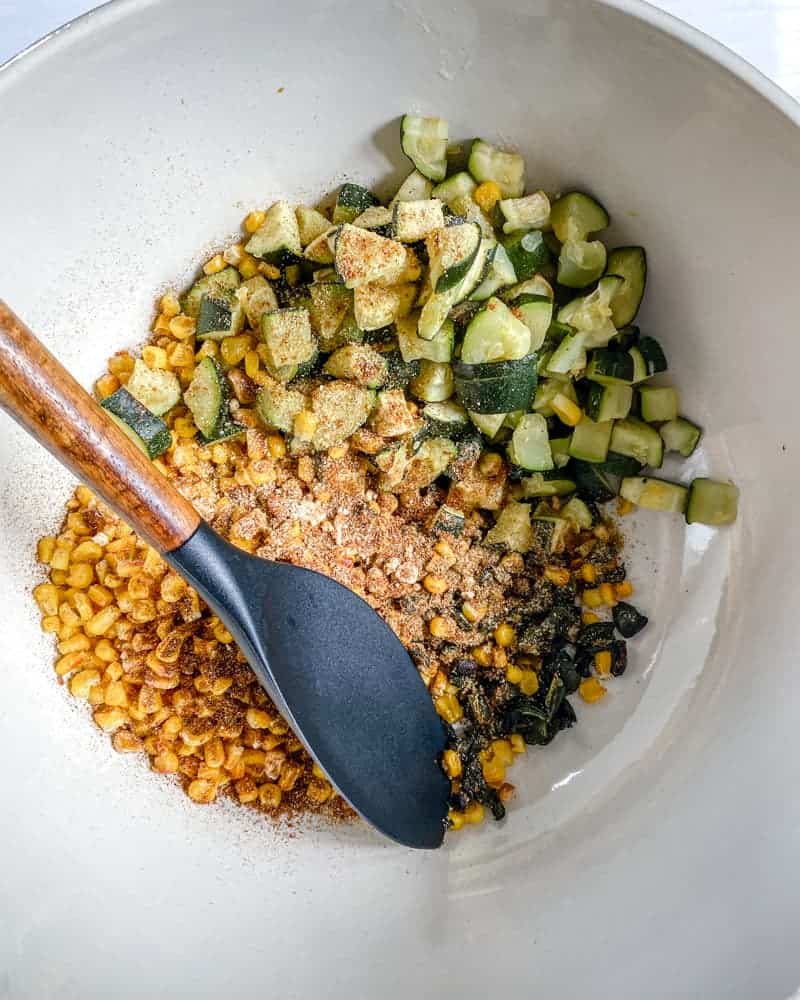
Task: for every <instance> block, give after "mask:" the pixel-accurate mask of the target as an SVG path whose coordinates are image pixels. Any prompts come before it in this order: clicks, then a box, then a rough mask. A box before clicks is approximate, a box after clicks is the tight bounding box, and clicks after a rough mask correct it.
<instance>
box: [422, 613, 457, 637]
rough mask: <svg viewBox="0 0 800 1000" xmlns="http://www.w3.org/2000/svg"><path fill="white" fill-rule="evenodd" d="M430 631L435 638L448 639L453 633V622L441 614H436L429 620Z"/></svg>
mask: <svg viewBox="0 0 800 1000" xmlns="http://www.w3.org/2000/svg"><path fill="white" fill-rule="evenodd" d="M428 631H429V632H430V634H431V635H432V636H433V637H434V638H435V639H446V638H447V637H448V636H450V635H452V633H453V623H452V622H451V621H450V620H449V619H447V618H443V617H442V616H441V615H435V616H434V617H433V618H431V620H430V621H429V622H428Z"/></svg>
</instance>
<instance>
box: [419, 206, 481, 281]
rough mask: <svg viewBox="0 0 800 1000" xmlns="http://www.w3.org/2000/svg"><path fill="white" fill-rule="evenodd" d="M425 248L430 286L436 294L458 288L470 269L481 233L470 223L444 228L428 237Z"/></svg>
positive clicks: (477, 227) (479, 242)
mask: <svg viewBox="0 0 800 1000" xmlns="http://www.w3.org/2000/svg"><path fill="white" fill-rule="evenodd" d="M425 245H426V247H427V250H428V260H429V267H430V280H431V285H432V287H433V289H434V291H436V292H446V291H448V289H450V288H453V287H454V286H455V285H458V284H459V282H461V281H462V280H463V279H464V278H465V277H466V275H467V272H468V271H469V269H470V268H471V267H472V264H473V263H474V261H475V257H476V256H477V253H478V248H479V247H480V245H481V230H480V227H479V226H477V225H476V224H475V223H473V222H466V223H463V224H461V225H458V226H446V227H445V228H442V229H438V230H436V231H435V232H433V233H431V234H430V235H429V236H428V238H427V239H426V240H425Z"/></svg>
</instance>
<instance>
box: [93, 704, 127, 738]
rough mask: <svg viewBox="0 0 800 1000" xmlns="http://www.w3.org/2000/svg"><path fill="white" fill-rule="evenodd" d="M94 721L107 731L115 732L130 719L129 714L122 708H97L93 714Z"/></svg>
mask: <svg viewBox="0 0 800 1000" xmlns="http://www.w3.org/2000/svg"><path fill="white" fill-rule="evenodd" d="M93 718H94V721H95V722H96V723H97V725H98V726H99V727H100V728H101V729H102V730H103V732H105V733H113V732H114V730H115V729H119V727H120V726H123V725H124V724H125V723H126V722H127V721H128V716H127V715H126V713H125V712H123V711H122V709H121V708H117V707H112V708H96V709H95V711H94V715H93Z"/></svg>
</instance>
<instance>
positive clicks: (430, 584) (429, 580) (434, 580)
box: [422, 573, 449, 594]
mask: <svg viewBox="0 0 800 1000" xmlns="http://www.w3.org/2000/svg"><path fill="white" fill-rule="evenodd" d="M422 586H423V587H424V588H425V589H426V590H427V591H428V593H429V594H443V593H444V592H445V591H446V590H447V588H448V586H449V584H448V582H447V580H445V579H444V577H442V576H436V575H434V574H433V573H428V575H427V576H426V577H425V579H424V580H423V581H422Z"/></svg>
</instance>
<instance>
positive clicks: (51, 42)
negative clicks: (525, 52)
mask: <svg viewBox="0 0 800 1000" xmlns="http://www.w3.org/2000/svg"><path fill="white" fill-rule="evenodd" d="M592 2H593V3H596V4H599V5H601V6H603V7H610V8H611V9H612V10H618V11H620V12H621V13H623V14H627V15H629V16H630V17H634V18H636V19H637V20H638V21H642V22H644V23H645V24H649V25H650V26H651V27H653V28H655V29H656V30H657V31H660V32H662V33H663V34H665V35H668V36H670V37H672V38H674V39H676V40H677V41H679V42H683V43H684V44H685V45H688V46H689V47H690V48H692V49H694V50H695V51H696V52H699V53H700V54H701V55H703V56H705V57H706V58H707V59H710V60H711V61H712V62H715V63H717V64H718V65H720V66H722V67H723V68H724V69H726V70H728V72H729V73H732V74H733V75H734V76H735V77H737V78H738V79H739V80H741V81H742V83H744V84H746V85H747V86H749V87H750V88H751V89H752V90H754V91H756V93H758V94H760V96H761V97H763V98H764V99H765V100H766V101H768V102H769V103H770V104H771V105H772V106H773V107H774V108H776V109H777V110H778V111H780V112H781V113H782V114H783V115H784V116H785V117H786V118H788V119H789V121H791V122H792V123H793V124H794V125H796V126H798V127H799V128H800V100H798V99H796V98H795V97H793V96H792V95H791V94H790V93H788V92H787V91H786V90H784V89H783V88H782V87H781V86H779V85H778V84H777V83H775V82H774V81H773V80H771V79H770V78H769V77H768V76H767V75H766V74H765V73H763V72H762V71H761V70H760V69H757V68H756V67H755V66H754V65H753V64H752V63H751V62H749V61H748V60H747V59H745V58H744V56H741V55H739V54H738V53H737V52H734V51H733V49H731V48H729V47H728V46H727V45H725V44H724V43H723V42H721V41H718V40H717V39H716V38H713V37H712V36H711V35H709V34H707V33H706V32H705V31H703V30H701V29H700V28H696V27H694V25H691V24H689V23H687V22H686V21H683V20H681V18H679V17H676V16H675V15H674V14H670V13H668V12H667V11H665V10H662V9H660V8H659V7H655V6H653V4H651V3H649V2H647V0H592ZM152 5H153V0H105V3H101V4H99V5H98V6H97V7H93V8H92V9H91V10H88V11H86V12H85V13H83V14H79V15H78V16H77V17H74V18H72V19H71V20H69V21H65V22H64V23H63V24H61V25H59V26H58V27H56V28H54V29H53V30H52V31H49V32H48V33H47V34H45V35H42V37H41V38H38V39H37V40H36V41H34V42H31V44H30V45H27V46H26V47H25V48H24V49H22V50H21V51H20V52H18V53H16V55H12V56H11V57H10V58H9V59H7V60H6V61H5V62H3V63H0V84H3V83H8V82H10V81H12V80H13V79H14V77H15V76H16V75H17V73H19V72H22V71H24V70H25V69H27V68H28V66H29V64H30V63H31V61H32V60H31V56H33V55H34V54H35V53H39V51H40V50H44V51H43V53H42V54H43V55H45V56H46V55H47V54H48V52H49V51H50V50H51V49H53V48H55V45H56V43H58V42H60V41H61V40H62V39H63V40H64V41H65V42H68V41H69V39H70V33H71V32H72V31H73V30H74V29H76V28H83V27H88V25H89V23H90V22H92V21H95V20H97V21H99V20H106V19H108V20H112V21H113V20H117V19H119V18H121V17H123V16H125V15H126V14H127V12H128V9H129V8H132V9H135V8H141V7H146V6H152Z"/></svg>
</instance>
